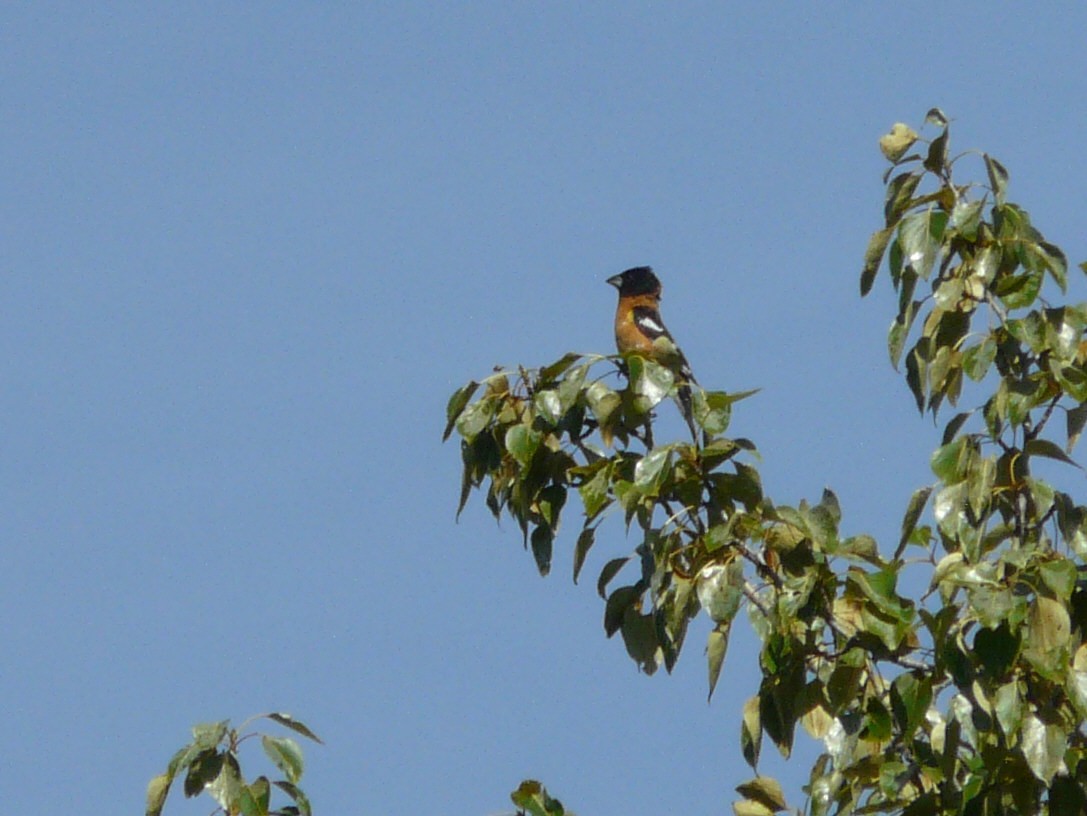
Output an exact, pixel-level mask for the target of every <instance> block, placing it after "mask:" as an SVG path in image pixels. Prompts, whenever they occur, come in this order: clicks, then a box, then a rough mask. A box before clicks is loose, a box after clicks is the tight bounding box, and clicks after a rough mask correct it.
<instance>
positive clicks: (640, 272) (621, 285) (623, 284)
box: [608, 266, 661, 297]
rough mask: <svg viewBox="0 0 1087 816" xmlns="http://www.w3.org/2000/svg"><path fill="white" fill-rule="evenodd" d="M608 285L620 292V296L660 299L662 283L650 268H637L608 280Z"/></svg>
mask: <svg viewBox="0 0 1087 816" xmlns="http://www.w3.org/2000/svg"><path fill="white" fill-rule="evenodd" d="M608 283H610V284H611V285H612V286H614V287H615V288H616V289H618V290H619V294H620V295H656V296H657V297H660V293H661V282H660V281H659V280H658V279H657V276H656V275H654V274H653V269H652V268H651V267H648V266H636V267H634V268H633V269H628V270H627V271H626V272H620V273H619V274H618V275H612V276H611V277H610V278H608Z"/></svg>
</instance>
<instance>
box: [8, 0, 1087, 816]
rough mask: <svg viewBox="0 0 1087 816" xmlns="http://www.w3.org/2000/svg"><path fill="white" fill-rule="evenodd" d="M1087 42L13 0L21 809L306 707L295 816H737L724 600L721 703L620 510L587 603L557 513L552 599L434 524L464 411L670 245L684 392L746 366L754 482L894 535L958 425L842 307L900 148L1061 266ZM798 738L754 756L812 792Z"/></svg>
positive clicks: (766, 8)
mask: <svg viewBox="0 0 1087 816" xmlns="http://www.w3.org/2000/svg"><path fill="white" fill-rule="evenodd" d="M1084 31H1087V6H1084V5H1083V4H1079V3H1052V4H1042V5H1038V6H1034V7H1031V6H1028V5H1025V4H1020V3H992V2H984V3H981V2H973V3H958V4H947V3H933V2H918V3H898V4H881V3H851V4H844V3H842V4H815V3H811V4H809V3H793V4H788V3H727V4H726V3H657V4H650V3H610V4H608V3H600V4H583V3H537V4H529V3H507V2H477V3H471V4H468V3H462V4H451V3H450V4H434V3H294V4H288V3H177V4H152V3H130V4H120V3H103V4H98V3H96V4H89V3H56V4H53V3H7V4H5V5H4V7H3V9H2V10H0V168H2V174H3V175H2V178H3V195H2V196H0V208H2V211H0V343H2V349H3V353H2V355H0V620H2V623H0V655H2V657H0V661H2V662H0V699H2V700H3V706H2V710H3V733H4V740H3V743H4V746H5V750H4V758H3V761H0V791H2V797H0V798H2V800H3V802H4V808H5V810H6V811H7V812H11V813H22V814H36V813H40V814H49V813H63V812H71V811H72V810H73V808H78V809H79V810H80V811H89V810H97V811H101V812H111V813H131V812H141V809H142V807H143V796H144V786H145V784H146V782H147V780H148V779H149V778H150V777H151V776H152V775H154V774H156V773H158V772H159V771H160V770H161V769H162V767H163V765H164V763H165V762H166V760H167V759H168V758H169V757H170V755H171V754H172V752H173V751H174V750H175V749H176V748H178V747H179V746H180V745H182V744H183V743H184V742H185V741H186V739H187V737H188V728H189V726H190V725H191V724H193V723H195V722H199V721H206V720H213V719H219V718H226V717H231V718H233V719H234V720H235V722H237V721H240V720H241V719H244V718H245V717H246V716H247V715H249V714H251V713H255V712H260V711H267V710H286V711H290V712H292V713H294V714H295V715H296V716H298V717H299V718H301V719H303V720H304V721H306V722H307V723H308V724H310V725H311V726H312V727H313V728H314V729H315V730H316V731H317V732H318V733H319V734H320V735H322V736H323V737H324V738H325V740H326V742H327V745H326V746H325V747H323V748H322V747H317V746H314V747H309V746H306V753H307V759H308V770H307V774H306V777H305V778H304V780H303V782H304V787H305V788H306V789H307V790H308V792H309V793H310V795H311V797H312V800H313V803H314V807H315V809H316V812H317V813H318V814H394V815H395V814H419V813H435V814H438V813H441V814H465V815H466V816H470V815H471V814H479V815H480V816H484V815H485V814H494V813H499V812H502V811H504V810H505V811H508V810H510V806H509V800H508V798H507V795H508V792H509V791H510V790H511V789H512V788H514V787H515V786H516V785H517V783H518V782H519V781H520V780H521V779H522V778H524V777H526V776H536V777H539V778H541V779H543V780H544V781H545V783H546V784H547V785H548V786H549V788H550V789H551V790H552V791H553V792H554V793H555V794H556V795H558V796H560V798H562V799H563V800H564V801H565V802H566V803H567V804H568V805H569V806H571V807H572V808H574V809H576V810H577V811H578V812H580V813H583V814H586V815H587V814H603V815H604V816H607V814H616V813H623V814H628V815H629V816H649V815H650V814H662V813H686V814H717V813H721V812H725V810H726V808H727V803H728V802H729V801H730V800H731V798H732V796H733V793H732V787H733V786H734V785H735V784H736V783H738V782H740V781H743V780H744V779H746V778H748V777H749V776H750V773H749V770H748V769H747V768H746V766H744V765H743V763H742V761H741V759H740V757H739V749H738V745H739V737H738V729H737V709H738V707H739V704H740V702H741V701H742V700H743V699H745V698H746V697H748V696H749V695H751V694H752V693H754V691H755V688H756V683H757V672H756V670H755V663H754V661H755V651H754V649H753V646H752V640H751V637H750V636H748V635H747V634H746V623H742V624H741V625H738V626H737V630H736V635H735V636H734V641H733V645H732V650H731V652H730V654H729V656H728V658H727V660H726V663H725V667H724V673H723V675H722V679H721V682H720V685H719V687H718V692H717V696H716V698H715V699H714V701H713V702H712V704H710V705H707V703H706V699H705V696H706V695H705V692H706V681H705V665H704V658H703V656H702V654H701V640H702V638H703V637H704V635H705V631H706V628H705V626H704V625H702V626H700V627H699V626H696V627H695V628H694V630H693V631H692V634H691V636H690V638H689V640H688V645H687V650H686V653H685V655H684V658H683V660H682V661H681V663H680V665H679V667H678V668H677V671H676V673H675V674H674V675H672V676H667V675H665V674H664V673H663V672H662V673H660V674H658V675H656V676H653V677H645V676H643V675H639V674H638V673H637V672H636V670H635V668H634V664H633V663H632V662H631V661H630V660H629V659H628V658H627V656H626V654H625V652H624V650H623V647H622V644H621V643H620V642H618V641H607V640H605V638H604V634H603V629H602V626H601V620H602V614H603V605H602V603H601V602H600V600H599V599H598V598H597V596H596V594H595V590H594V588H593V584H594V581H595V574H596V572H597V571H598V570H599V568H600V566H601V565H602V564H603V563H604V561H605V560H606V559H607V558H610V557H612V556H615V555H618V554H622V553H625V552H627V551H628V550H629V548H630V547H631V546H632V542H629V541H627V540H625V538H624V534H623V531H622V529H621V525H620V524H618V523H615V524H613V525H611V526H610V527H608V528H607V529H608V530H609V532H607V533H602V534H600V535H598V537H597V545H596V549H595V550H594V552H593V553H592V554H591V556H590V561H589V563H588V565H587V567H586V571H585V575H586V576H588V577H587V578H586V579H585V580H583V583H582V585H580V586H573V585H572V583H571V581H570V578H569V575H570V553H571V549H572V542H573V537H574V532H573V531H575V530H576V529H577V526H578V524H577V519H576V517H574V516H573V515H571V518H570V519H568V522H567V526H566V529H565V535H564V536H562V537H561V539H560V542H559V544H558V546H557V548H556V556H555V569H554V573H553V575H552V576H551V577H550V578H548V579H546V580H543V579H540V578H539V577H537V576H536V573H535V567H534V564H533V561H532V558H531V556H530V555H529V554H527V553H525V552H524V551H523V550H522V548H521V540H520V536H519V534H518V533H517V531H516V529H515V526H514V525H512V524H509V523H507V524H505V525H503V526H502V527H497V526H495V525H494V524H493V522H492V521H491V520H490V516H489V514H488V513H487V512H486V510H485V509H484V508H483V505H482V502H481V501H478V500H473V501H472V502H471V503H470V504H469V506H468V508H467V509H466V511H465V512H464V514H463V516H462V518H461V521H460V523H459V524H455V523H454V510H455V507H456V501H457V495H458V487H459V464H460V463H459V451H458V449H457V446H456V445H455V444H447V445H445V446H443V445H441V444H440V443H439V437H440V434H441V430H442V426H443V424H444V407H445V401H446V398H447V397H448V395H449V393H450V392H451V391H452V390H453V389H454V388H456V387H458V386H459V385H461V384H462V383H463V382H464V381H466V380H468V379H469V378H472V377H478V376H483V375H485V374H486V373H487V372H488V371H489V370H490V369H491V367H492V366H493V365H495V364H499V363H500V364H506V365H512V364H517V363H523V364H526V365H537V364H541V363H546V362H549V361H551V360H554V359H556V358H557V357H559V356H560V355H561V354H562V353H564V352H566V351H568V350H578V351H599V352H609V351H611V348H612V337H611V313H612V309H613V301H614V297H615V293H614V291H613V290H612V289H611V288H610V287H608V286H606V285H605V284H604V278H606V277H608V276H609V275H612V274H614V273H616V272H618V271H621V270H622V269H624V268H626V267H628V266H633V265H641V264H651V265H653V266H654V267H655V268H656V269H657V271H658V273H659V274H660V276H661V278H662V279H663V280H664V283H665V301H664V314H665V317H666V319H667V320H668V322H669V324H670V326H671V328H672V330H673V332H674V333H675V334H676V335H677V336H678V338H679V340H680V341H681V343H682V344H683V346H684V348H685V350H686V352H687V356H688V357H689V358H690V360H691V362H692V364H693V366H694V368H695V370H696V372H697V373H698V375H699V378H700V380H701V381H702V382H703V383H704V384H706V385H707V386H708V387H712V388H721V389H727V390H742V389H748V388H755V387H761V388H762V389H763V390H762V392H761V394H760V395H759V396H758V397H757V398H755V399H753V400H750V401H748V402H745V403H742V404H741V405H740V406H739V407H738V409H737V411H736V414H735V418H734V424H733V427H732V429H731V430H732V432H733V433H734V434H736V435H742V436H747V437H751V438H753V439H754V440H755V441H756V442H757V443H758V445H759V447H760V449H761V451H762V455H763V463H762V473H763V480H764V484H765V488H766V490H767V492H768V493H769V494H770V495H771V496H773V497H774V498H775V499H777V500H778V501H781V502H790V503H795V502H796V501H798V500H799V499H800V498H802V497H810V498H813V499H817V498H818V496H819V494H820V492H821V490H822V489H823V487H824V486H826V485H829V486H831V487H833V488H834V489H835V490H836V491H837V492H838V494H839V496H840V499H841V502H842V505H843V508H844V512H845V521H844V525H843V526H844V529H845V531H846V532H848V533H857V532H871V533H873V534H875V535H876V536H877V537H878V538H879V539H880V540H881V542H883V543H884V545H886V543H887V542H888V541H889V540H891V539H892V538H893V536H894V534H895V531H896V529H897V527H898V524H899V520H900V519H901V514H902V511H903V509H904V508H905V504H906V500H907V498H908V496H909V494H910V492H911V491H912V490H913V489H914V488H915V487H918V486H919V485H921V484H922V483H924V482H926V481H928V480H929V479H930V478H931V476H930V474H929V471H928V468H927V461H928V456H929V453H930V451H931V449H932V448H933V447H934V446H935V445H936V444H937V443H938V431H936V430H934V428H933V426H932V423H931V422H930V421H928V420H923V419H920V418H919V417H918V416H917V414H916V411H915V410H914V408H913V405H912V400H911V398H910V396H909V395H908V392H907V391H906V389H905V386H904V384H903V383H902V382H901V380H900V378H899V377H898V376H897V375H895V374H894V373H893V372H892V371H890V370H889V368H888V365H887V362H886V359H887V358H886V352H885V346H884V336H885V331H886V328H887V326H888V325H889V323H890V320H891V317H892V303H893V299H892V297H891V295H890V293H889V292H888V291H887V290H888V288H889V287H888V285H887V282H886V280H885V279H884V278H881V279H880V281H879V283H878V284H877V287H876V292H875V294H874V295H873V296H871V297H870V298H869V299H868V300H866V301H861V300H860V299H859V297H858V288H857V278H858V271H859V265H860V260H861V256H862V253H863V250H864V246H865V243H866V241H867V239H868V236H869V234H870V233H871V232H872V231H873V230H874V229H876V228H877V227H879V226H880V217H881V212H882V188H881V184H880V175H881V173H882V172H883V170H884V168H885V163H884V161H883V159H882V158H881V156H880V155H879V152H878V150H877V144H876V143H877V139H878V137H879V136H880V135H881V134H882V133H884V132H885V131H886V130H887V129H888V128H889V127H890V126H891V124H892V123H894V122H895V121H898V120H904V121H907V122H909V123H911V124H913V125H914V126H919V125H920V123H921V120H922V118H923V116H924V113H925V111H926V110H927V109H928V108H929V107H931V106H933V105H939V106H941V107H942V108H943V109H944V110H945V111H946V112H947V113H948V115H949V116H951V117H953V119H954V124H953V130H952V140H953V141H952V148H953V151H957V150H958V149H966V148H970V147H978V148H982V149H986V150H988V151H989V152H991V153H992V154H993V155H995V156H996V157H997V158H999V159H1000V160H1001V161H1002V162H1003V163H1004V164H1005V165H1006V166H1007V167H1008V168H1009V170H1010V171H1011V174H1012V175H1011V179H1012V186H1011V189H1010V197H1011V198H1012V199H1013V200H1015V201H1018V202H1019V203H1021V204H1023V205H1024V206H1025V207H1027V208H1028V209H1029V210H1030V211H1031V213H1032V215H1033V217H1034V219H1035V222H1036V224H1037V225H1039V226H1040V228H1041V229H1042V230H1043V231H1044V232H1045V233H1046V236H1047V238H1048V239H1049V240H1051V241H1054V242H1055V243H1057V244H1059V245H1061V246H1062V247H1063V248H1064V249H1065V250H1066V252H1067V253H1068V256H1069V258H1070V260H1071V261H1072V262H1073V263H1078V262H1079V261H1082V260H1084V259H1085V258H1087V240H1085V238H1084V230H1083V217H1084V213H1085V212H1087V183H1085V182H1087V179H1085V177H1087V170H1085V164H1084V153H1083V133H1084V125H1085V124H1087V119H1085V106H1084V100H1087V64H1085V59H1084V48H1083V42H1084V40H1083V33H1084ZM964 169H965V168H964ZM975 171H976V172H980V168H979V167H975ZM674 427H675V428H676V430H677V432H678V430H679V427H680V426H679V425H678V423H677V424H676V425H675V426H674ZM617 521H618V520H616V522H617ZM812 751H813V746H812V744H811V742H810V740H808V738H807V737H806V736H805V735H803V734H802V733H798V752H799V754H800V756H799V757H798V758H797V759H796V760H794V761H793V762H791V763H789V764H787V765H784V766H782V765H780V764H775V763H772V762H771V763H769V764H768V765H767V768H766V770H767V771H769V772H772V773H776V774H778V775H780V776H781V777H783V778H785V779H788V780H791V781H790V786H789V788H790V790H794V791H795V789H796V787H797V786H798V785H799V783H800V781H802V780H803V779H805V778H806V775H807V771H808V765H807V763H806V760H807V759H810V757H811V756H812ZM259 753H260V752H259V749H258V750H257V754H258V755H259ZM772 753H773V749H772V747H771V746H769V745H767V746H765V748H764V754H765V755H766V756H767V757H769V756H770V755H771V754H772ZM251 761H253V762H257V763H258V764H259V762H260V757H259V756H257V755H254V756H253V757H252V760H251ZM209 809H210V808H209V805H208V803H207V802H200V803H199V804H198V805H193V804H191V803H185V802H183V801H182V800H180V799H178V800H177V801H174V802H172V803H171V804H169V805H168V806H167V813H176V814H205V813H207V812H208V810H209Z"/></svg>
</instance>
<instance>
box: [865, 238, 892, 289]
mask: <svg viewBox="0 0 1087 816" xmlns="http://www.w3.org/2000/svg"><path fill="white" fill-rule="evenodd" d="M892 235H894V227H885V228H884V229H881V230H878V231H876V232H874V233H872V237H871V238H869V239H868V247H867V248H866V249H865V250H864V266H863V267H862V269H861V297H864V296H865V295H867V294H868V293H869V292H870V291H871V290H872V283H873V282H874V281H875V279H876V273H877V272H878V271H879V265H880V264H881V263H882V262H883V254H884V252H886V250H887V244H888V243H890V240H891V236H892Z"/></svg>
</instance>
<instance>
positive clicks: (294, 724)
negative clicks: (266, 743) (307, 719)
mask: <svg viewBox="0 0 1087 816" xmlns="http://www.w3.org/2000/svg"><path fill="white" fill-rule="evenodd" d="M265 716H266V717H268V719H269V720H272V721H273V722H277V723H279V724H280V725H282V726H284V727H285V728H289V729H291V730H292V731H294V732H295V733H297V734H301V735H302V736H303V737H306V738H307V739H311V740H313V741H314V742H316V743H318V744H319V745H324V743H323V742H321V738H320V737H318V736H317V735H316V734H314V733H313V732H312V731H310V730H309V728H307V727H306V725H305V723H302V722H300V721H299V720H296V719H295V718H294V717H292V716H291V715H290V714H287V713H285V712H282V711H277V712H274V713H272V714H266V715H265Z"/></svg>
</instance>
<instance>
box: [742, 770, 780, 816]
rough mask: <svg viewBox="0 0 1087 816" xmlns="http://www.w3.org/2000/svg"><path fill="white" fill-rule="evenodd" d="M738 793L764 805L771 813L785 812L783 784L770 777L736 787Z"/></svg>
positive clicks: (756, 778) (749, 781) (760, 777)
mask: <svg viewBox="0 0 1087 816" xmlns="http://www.w3.org/2000/svg"><path fill="white" fill-rule="evenodd" d="M736 792H737V793H738V794H740V796H744V797H746V798H747V799H750V800H752V801H755V802H759V803H760V804H762V805H764V806H765V807H766V808H767V809H768V810H769V811H770V812H771V813H777V812H778V811H780V810H785V808H786V807H787V805H786V803H785V792H784V791H783V790H782V789H781V784H780V783H779V782H778V781H777V780H776V779H773V778H772V777H769V776H757V777H755V778H754V779H750V780H748V781H747V782H744V783H742V784H740V785H737V786H736Z"/></svg>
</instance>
